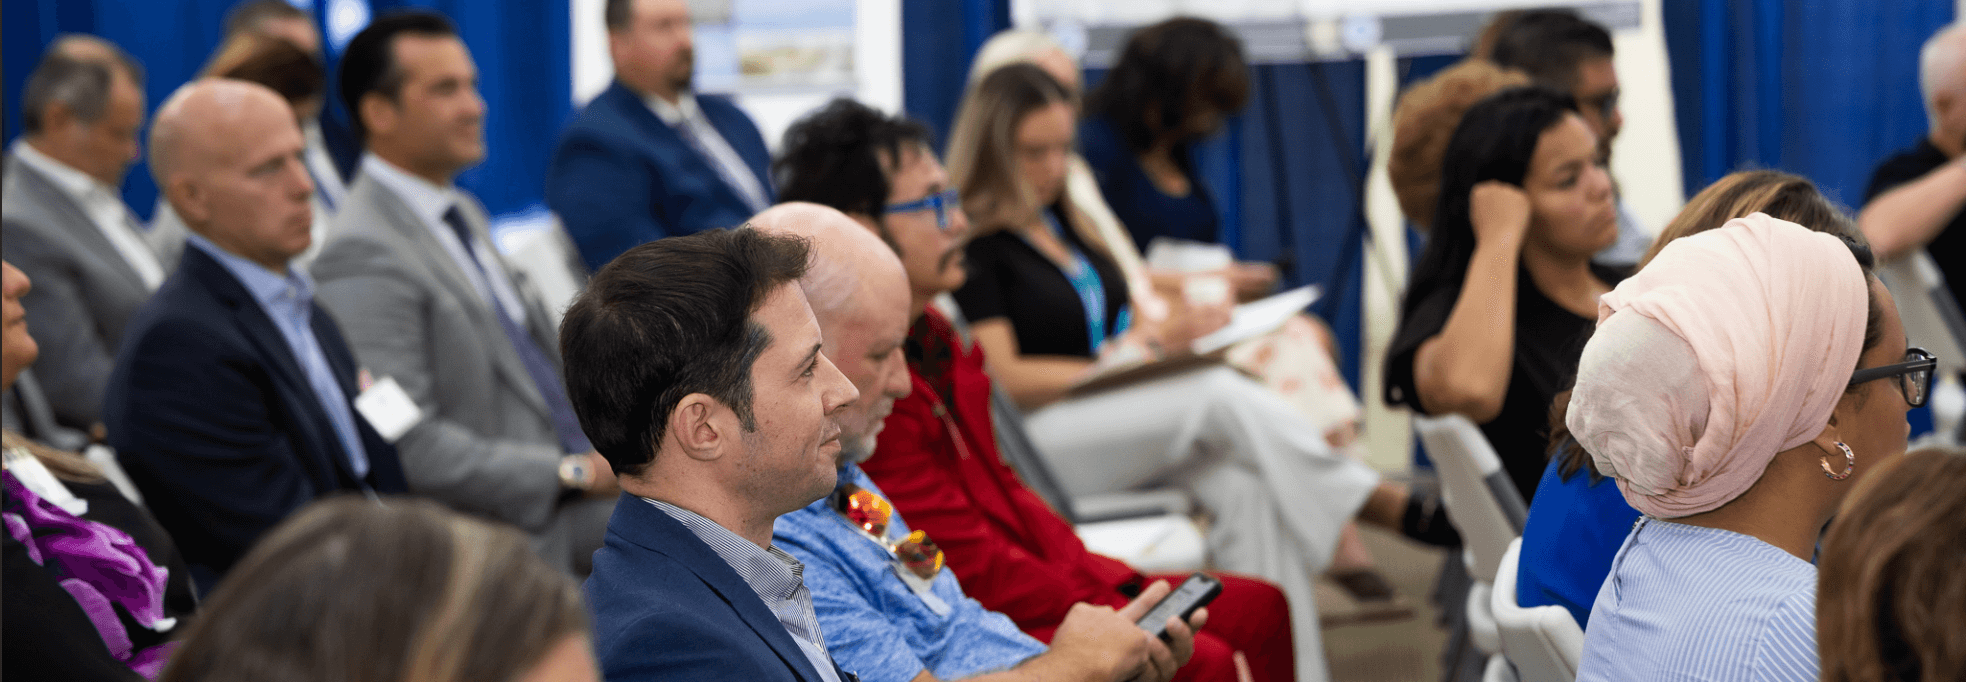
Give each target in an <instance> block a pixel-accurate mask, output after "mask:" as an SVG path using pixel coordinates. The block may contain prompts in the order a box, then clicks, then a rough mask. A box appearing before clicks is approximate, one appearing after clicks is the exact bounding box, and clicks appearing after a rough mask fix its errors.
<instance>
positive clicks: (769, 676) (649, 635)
mask: <svg viewBox="0 0 1966 682" xmlns="http://www.w3.org/2000/svg"><path fill="white" fill-rule="evenodd" d="M587 604H588V606H589V607H590V608H592V609H593V610H594V648H595V650H596V651H597V652H598V653H599V655H600V659H601V673H602V676H603V677H605V678H607V680H608V682H639V681H642V680H675V681H678V682H686V681H689V680H704V681H706V682H712V681H715V682H722V681H724V680H744V681H745V682H769V681H777V680H782V681H787V682H790V681H794V680H797V681H802V682H819V680H820V679H821V678H820V677H819V672H818V671H817V670H815V669H814V668H813V667H812V662H811V661H810V660H808V659H807V658H806V655H805V652H804V651H802V650H800V649H799V645H798V644H797V643H795V642H793V641H792V635H791V634H790V633H787V632H786V631H785V626H784V625H783V624H781V623H779V622H778V618H777V616H774V615H772V612H771V609H770V608H769V607H767V606H765V602H764V600H763V599H760V598H758V593H757V591H755V590H753V589H751V586H750V585H749V584H747V583H745V582H744V579H743V578H741V577H738V575H737V571H736V570H734V569H732V568H731V567H730V564H727V563H724V560H723V557H720V556H718V555H717V553H716V551H715V550H712V549H710V546H709V545H706V544H704V543H703V541H702V540H699V539H697V537H696V535H695V534H694V533H691V532H690V531H689V529H688V528H687V527H684V526H683V524H682V523H681V522H679V521H677V520H675V519H673V518H670V517H669V515H668V514H665V513H663V512H662V510H661V509H657V508H656V507H655V505H652V504H649V503H648V502H647V501H644V500H642V499H641V498H639V497H635V496H634V495H626V494H624V495H622V496H621V499H620V501H619V502H617V503H616V504H615V505H614V517H613V518H611V519H609V520H608V534H607V544H606V545H605V546H603V547H602V548H601V550H600V551H598V552H595V553H594V572H593V574H592V575H590V576H589V577H588V578H587ZM835 671H836V672H838V674H839V676H840V679H841V680H842V682H852V680H853V679H854V678H853V677H852V676H850V675H848V674H847V673H846V672H845V671H840V670H838V668H837V666H836V667H835Z"/></svg>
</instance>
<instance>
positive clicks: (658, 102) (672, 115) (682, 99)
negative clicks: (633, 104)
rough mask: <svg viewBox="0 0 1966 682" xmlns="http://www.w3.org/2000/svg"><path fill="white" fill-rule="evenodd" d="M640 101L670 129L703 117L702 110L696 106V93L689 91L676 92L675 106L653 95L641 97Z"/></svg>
mask: <svg viewBox="0 0 1966 682" xmlns="http://www.w3.org/2000/svg"><path fill="white" fill-rule="evenodd" d="M642 101H643V102H645V103H647V104H648V108H649V110H650V111H653V112H655V117H656V118H659V119H662V122H663V123H666V124H668V125H669V127H671V128H674V127H676V126H679V125H682V123H683V120H684V119H690V118H702V117H703V108H702V107H699V106H697V104H696V93H695V92H692V91H689V90H681V91H678V92H677V93H676V103H675V104H670V103H669V101H668V100H665V99H662V98H661V97H658V96H655V95H643V96H642Z"/></svg>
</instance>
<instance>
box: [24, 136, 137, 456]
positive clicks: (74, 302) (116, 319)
mask: <svg viewBox="0 0 1966 682" xmlns="http://www.w3.org/2000/svg"><path fill="white" fill-rule="evenodd" d="M6 164H7V170H6V173H7V179H6V181H5V183H4V184H0V250H3V251H0V253H4V255H5V257H6V259H7V262H9V263H13V264H14V267H17V268H20V270H21V272H23V273H26V274H27V276H28V278H29V279H31V280H33V282H34V288H33V290H31V291H29V292H28V294H27V297H26V298H24V299H21V305H23V306H25V307H26V308H27V323H28V326H30V327H32V328H33V329H34V339H35V340H36V341H39V342H40V344H41V358H40V359H39V360H36V361H35V363H34V369H35V371H36V372H37V373H38V374H40V375H41V387H42V388H43V389H44V390H45V391H46V392H47V396H48V402H49V404H50V405H52V406H53V407H54V411H55V417H56V419H58V420H60V421H61V423H62V424H63V425H65V426H68V427H71V428H76V429H82V430H85V431H86V430H88V429H89V427H91V426H92V425H94V424H95V423H96V422H98V421H101V419H102V396H103V388H104V386H105V385H107V384H108V383H109V370H110V368H111V367H113V366H114V365H115V362H116V348H117V346H119V345H121V344H122V341H123V325H125V324H127V323H128V322H129V321H130V316H131V315H133V314H135V313H136V311H137V307H138V306H141V305H143V302H144V301H146V300H149V298H150V289H149V288H147V287H145V286H144V285H143V278H142V277H140V276H138V275H137V272H136V270H134V269H131V268H130V264H129V263H128V262H127V261H124V260H123V256H122V254H119V253H117V252H116V247H115V246H114V245H111V244H110V243H109V239H108V238H106V237H103V236H102V231H101V230H100V229H97V228H96V226H95V223H93V222H91V221H90V220H89V214H88V213H87V212H86V211H84V210H83V209H82V207H81V206H78V205H76V204H75V201H74V200H73V199H70V198H69V196H68V195H67V194H65V193H63V192H62V191H61V188H60V187H58V186H56V185H55V183H54V180H53V179H51V178H49V177H48V176H46V175H43V174H42V173H41V172H40V171H37V170H35V169H34V168H33V167H32V166H29V165H27V164H26V163H24V162H22V161H21V160H20V159H17V158H14V156H13V155H12V154H8V155H7V160H6ZM163 265H164V271H165V272H166V273H169V272H170V271H171V268H172V266H174V265H176V263H174V262H165V263H164V264H163Z"/></svg>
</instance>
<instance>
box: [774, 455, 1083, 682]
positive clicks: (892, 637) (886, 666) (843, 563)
mask: <svg viewBox="0 0 1966 682" xmlns="http://www.w3.org/2000/svg"><path fill="white" fill-rule="evenodd" d="M840 481H841V482H842V483H848V482H851V483H854V484H857V485H859V486H860V487H861V488H865V489H867V490H870V491H873V492H874V493H875V494H877V495H882V496H883V497H885V495H883V494H882V493H881V491H880V488H879V487H878V486H875V485H874V481H873V480H872V479H869V478H868V477H867V474H866V473H865V472H862V471H861V470H860V467H857V466H853V465H851V464H849V465H847V467H846V468H845V469H842V470H841V471H840ZM909 532H910V531H909V529H908V524H907V523H906V522H904V521H903V520H902V519H901V515H900V514H898V513H897V514H895V516H894V518H893V519H891V520H889V522H888V541H889V542H890V543H892V542H896V541H899V540H900V539H902V538H906V537H907V536H908V533H909ZM930 539H931V540H932V539H934V538H930ZM772 544H774V545H777V546H780V547H784V548H785V550H786V551H788V552H791V553H792V555H793V556H795V557H798V558H799V560H800V561H803V562H805V565H806V573H805V577H806V584H807V585H809V586H811V588H812V594H813V605H814V607H816V608H817V609H818V611H819V623H820V625H821V626H823V627H825V628H826V636H827V642H828V645H827V650H828V651H830V652H832V654H833V658H834V659H835V660H838V661H839V662H840V666H841V667H844V668H846V669H848V670H852V671H853V672H854V674H856V675H859V676H860V679H862V680H865V681H866V682H907V680H912V679H914V678H915V676H917V675H920V674H921V673H922V671H923V670H927V671H929V672H930V673H933V674H934V675H935V676H936V677H937V678H939V679H944V680H954V679H961V678H965V677H972V676H975V675H979V674H983V673H989V672H995V671H999V670H1004V669H1008V668H1010V667H1013V666H1015V665H1017V664H1019V663H1022V662H1024V660H1025V659H1028V658H1031V657H1032V656H1036V655H1038V654H1042V653H1044V652H1045V645H1044V643H1043V642H1039V641H1038V640H1036V639H1032V638H1031V636H1030V635H1026V634H1024V633H1023V632H1021V631H1019V630H1018V629H1017V624H1015V623H1012V622H1011V620H1010V618H1009V617H1008V616H1005V615H1003V614H1001V613H997V612H995V611H991V610H989V609H986V608H983V605H982V604H980V603H978V602H977V601H976V600H974V599H971V598H969V597H968V596H966V595H964V594H963V590H962V586H961V585H959V584H957V583H956V574H954V573H951V572H950V571H949V569H948V567H946V566H945V567H943V569H942V570H941V571H940V572H938V573H936V574H935V579H934V580H933V581H931V582H929V583H928V588H929V589H928V593H927V594H926V595H921V594H917V593H916V592H915V591H914V589H913V588H911V587H909V586H908V584H907V583H905V582H903V580H902V578H901V577H900V575H898V574H897V573H896V572H895V571H896V568H895V558H894V555H893V554H892V553H891V552H889V550H888V548H887V547H885V546H882V545H881V544H880V543H877V542H875V541H874V540H873V538H870V537H868V536H867V535H865V534H863V533H861V532H860V530H859V529H858V528H857V527H855V526H853V525H852V524H851V523H849V522H848V521H847V520H846V519H845V517H842V516H840V514H839V513H838V512H836V511H834V510H833V507H832V497H831V496H828V497H827V498H826V499H822V500H820V501H818V502H814V503H812V504H811V505H808V506H806V508H804V509H800V510H798V511H795V512H792V513H790V514H786V515H784V516H780V517H778V523H777V524H776V525H775V526H774V527H773V531H772ZM902 570H905V569H902Z"/></svg>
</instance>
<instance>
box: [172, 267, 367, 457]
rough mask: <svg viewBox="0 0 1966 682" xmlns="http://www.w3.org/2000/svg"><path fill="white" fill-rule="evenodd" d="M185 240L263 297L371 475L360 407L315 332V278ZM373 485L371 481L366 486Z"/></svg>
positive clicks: (348, 446)
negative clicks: (351, 402) (358, 413)
mask: <svg viewBox="0 0 1966 682" xmlns="http://www.w3.org/2000/svg"><path fill="white" fill-rule="evenodd" d="M185 243H187V244H189V245H191V247H193V248H196V249H198V250H200V251H203V252H205V255H207V256H211V257H212V260H216V261H218V264H219V265H220V266H222V267H224V268H225V270H226V272H230V273H232V276H233V277H234V278H237V279H238V280H239V283H240V284H242V285H245V287H246V291H247V292H248V293H250V294H252V297H253V300H254V301H257V302H258V303H259V307H260V310H262V311H264V312H265V313H266V316H267V317H269V318H272V320H273V326H275V327H278V328H279V329H280V337H281V338H283V339H286V341H287V350H289V351H292V352H293V355H294V364H297V365H300V370H301V371H302V372H304V373H306V374H307V383H308V385H309V386H311V387H313V389H314V398H315V399H316V400H318V401H319V402H320V403H321V410H322V411H323V412H326V413H327V414H328V421H329V422H332V423H333V424H334V432H335V437H336V438H338V439H339V440H340V441H341V448H342V450H343V452H344V454H346V455H347V456H348V467H349V469H352V470H354V472H355V479H356V480H357V481H360V480H362V479H364V478H367V477H368V475H369V455H368V452H367V451H366V450H363V449H362V437H361V435H360V433H359V432H357V431H356V430H355V411H354V409H353V408H352V407H351V406H350V405H349V402H348V394H347V393H344V392H342V390H341V383H340V382H339V381H337V380H336V379H335V376H334V370H333V369H332V368H330V367H329V366H328V356H327V354H326V353H323V352H322V351H321V341H320V339H317V338H315V337H314V325H313V319H314V280H313V278H311V277H308V276H307V273H305V272H302V271H301V270H300V269H299V268H287V274H286V275H284V276H283V275H280V274H277V273H275V272H273V271H272V270H268V269H266V268H265V267H262V266H260V264H258V263H254V262H252V261H249V260H246V259H244V258H241V257H239V256H236V255H233V254H232V253H231V252H228V251H226V250H225V249H221V248H219V247H218V245H217V244H213V243H212V242H211V241H210V240H207V239H205V238H204V237H203V236H200V235H199V234H198V233H195V232H187V233H186V234H185ZM363 487H364V488H366V487H367V485H366V484H364V486H363Z"/></svg>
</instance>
